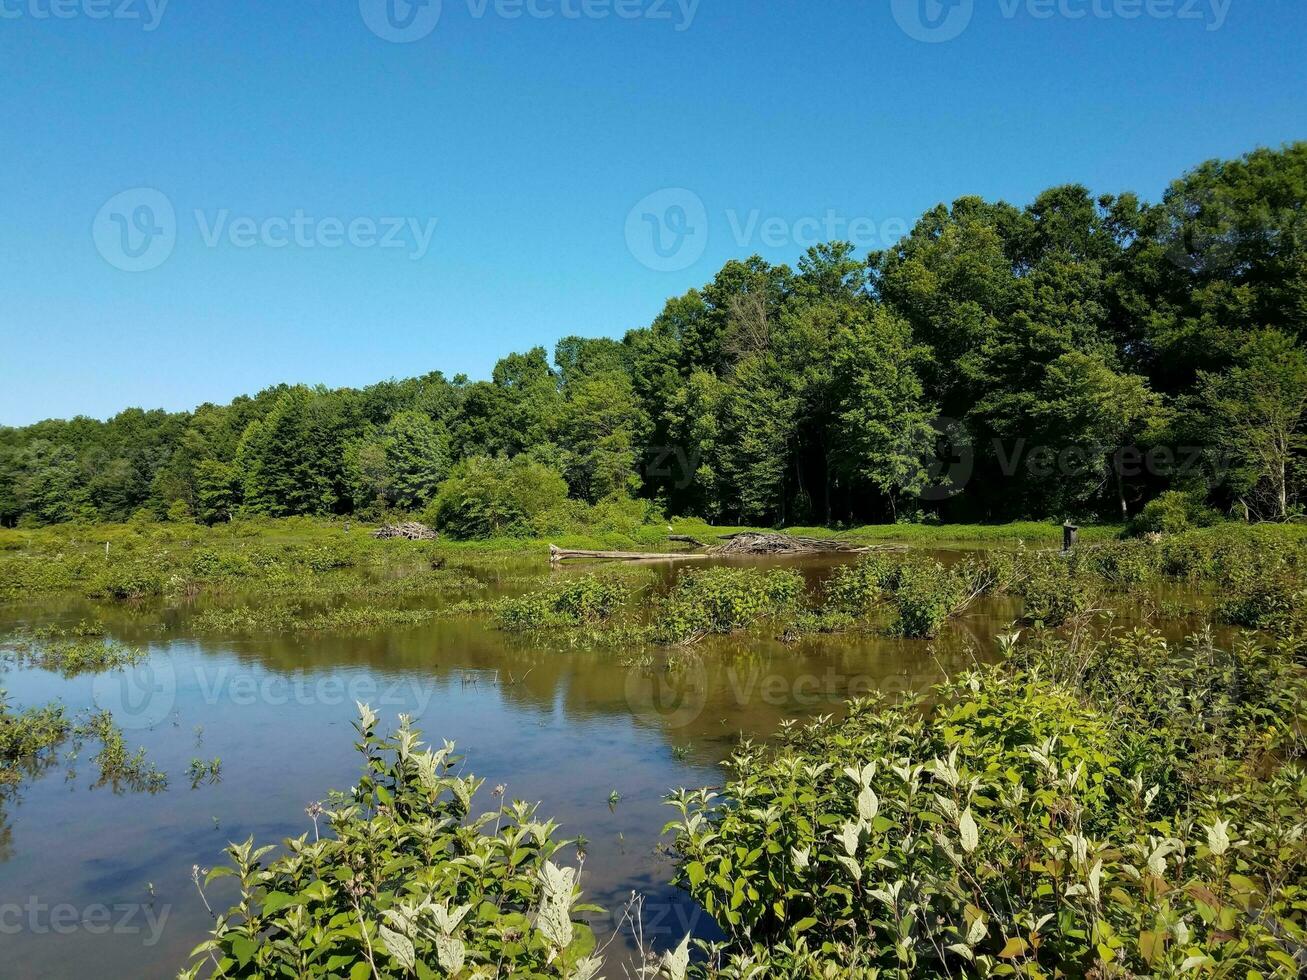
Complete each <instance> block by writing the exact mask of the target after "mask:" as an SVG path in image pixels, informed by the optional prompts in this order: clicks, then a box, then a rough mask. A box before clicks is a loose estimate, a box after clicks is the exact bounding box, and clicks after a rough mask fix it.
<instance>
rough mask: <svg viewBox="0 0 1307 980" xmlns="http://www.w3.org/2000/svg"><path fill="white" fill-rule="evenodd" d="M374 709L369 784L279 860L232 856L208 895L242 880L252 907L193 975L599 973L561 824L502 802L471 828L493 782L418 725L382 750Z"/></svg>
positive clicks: (256, 854)
mask: <svg viewBox="0 0 1307 980" xmlns="http://www.w3.org/2000/svg"><path fill="white" fill-rule="evenodd" d="M360 711H361V713H362V717H361V719H360V721H359V722H357V723H356V725H355V728H356V730H357V731H358V733H359V736H360V740H359V742H358V743H357V747H358V750H359V753H360V755H361V756H362V757H363V762H364V768H363V774H362V776H361V777H360V779H359V782H358V784H357V785H356V786H355V787H354V788H353V789H352V790H351V791H350V793H349V794H347V795H346V794H340V793H333V794H332V796H331V799H330V801H329V803H328V804H327V805H326V806H325V807H323V806H321V805H316V804H315V805H314V806H311V807H310V808H309V813H310V815H311V817H312V819H313V834H312V840H310V839H309V836H308V835H307V834H306V835H303V836H300V837H297V838H293V839H289V840H286V841H285V842H284V843H283V848H282V853H281V854H280V855H279V856H276V857H273V858H271V859H270V860H268V861H267V863H266V864H265V863H264V862H265V859H266V858H268V856H269V854H270V853H271V852H272V851H273V848H272V847H269V846H264V847H255V845H254V842H253V839H250V840H248V841H246V842H245V843H243V844H234V845H232V846H231V847H229V848H228V851H227V853H228V854H229V855H230V857H231V859H232V862H233V866H232V867H220V868H215V869H214V870H212V871H210V872H209V873H208V874H207V875H206V876H205V879H204V884H205V885H207V884H208V883H209V882H211V881H213V880H214V879H216V878H220V877H225V876H233V877H235V878H236V880H237V883H238V884H239V887H240V893H241V895H240V901H239V902H238V903H237V904H235V905H234V906H232V907H231V908H229V909H227V910H226V911H224V912H222V913H220V914H218V915H217V917H216V923H215V925H214V928H213V932H212V936H211V938H210V939H208V940H207V941H205V942H204V943H202V944H200V946H198V947H197V948H196V950H195V956H196V961H195V962H194V964H193V965H192V966H191V968H190V969H189V970H187V971H186V972H185V973H183V974H182V976H183V977H187V978H195V977H198V976H200V975H205V976H212V977H270V976H286V977H323V978H326V977H346V976H348V977H351V978H354V977H374V978H390V977H420V978H433V977H438V976H448V977H454V976H457V977H474V976H483V977H490V976H504V975H509V974H511V975H515V976H522V977H528V976H529V977H539V978H547V977H558V978H569V980H590V978H592V977H594V976H595V975H596V974H597V973H598V971H599V969H600V967H601V965H602V963H601V961H600V959H599V958H598V957H597V956H595V955H593V953H594V948H595V941H594V934H593V932H592V931H591V929H590V927H589V926H587V925H585V924H584V923H582V922H580V921H578V920H577V916H578V915H580V914H581V913H583V912H586V911H599V910H597V909H593V908H588V907H586V906H582V905H579V904H577V898H578V895H579V889H578V888H577V872H576V870H575V869H574V868H570V867H560V866H558V865H557V864H555V858H556V857H557V856H558V853H559V851H560V850H562V849H563V848H565V847H567V846H568V843H567V842H564V841H555V840H554V834H555V832H556V830H557V826H556V825H555V824H554V823H553V822H552V821H541V820H538V819H537V818H536V811H535V808H534V807H532V806H528V805H527V804H525V803H520V802H519V803H512V804H508V803H506V802H505V801H504V799H503V797H502V795H500V794H499V791H497V792H496V795H497V796H499V803H498V806H497V809H495V810H492V811H491V812H488V813H484V814H482V815H480V816H478V817H472V816H471V812H472V811H471V808H472V800H473V797H474V796H475V794H476V792H477V790H478V789H479V788H480V786H481V780H479V779H477V778H476V777H474V776H470V775H468V776H459V775H457V774H456V773H457V771H458V769H459V760H458V759H457V757H455V756H454V755H453V745H451V744H449V743H446V744H445V745H444V746H443V747H442V748H440V749H437V750H430V749H424V748H423V747H422V743H421V742H420V741H419V738H420V733H419V732H418V731H416V730H415V729H413V728H412V727H411V726H410V724H409V721H408V719H407V718H404V717H401V719H400V724H399V728H398V729H397V730H396V731H395V732H394V733H393V734H391V735H390V736H389V737H387V738H382V737H381V736H378V735H377V734H376V724H377V718H376V716H375V715H374V714H373V713H372V712H371V710H370V709H368V708H367V707H366V706H362V705H361V706H360ZM323 817H325V819H326V821H327V822H328V824H329V828H330V834H329V835H328V836H321V835H320V833H319V825H318V821H319V819H320V818H323ZM197 884H199V881H198V874H197ZM202 891H203V889H202ZM206 904H207V899H206Z"/></svg>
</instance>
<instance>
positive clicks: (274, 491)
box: [0, 143, 1307, 536]
mask: <svg viewBox="0 0 1307 980" xmlns="http://www.w3.org/2000/svg"><path fill="white" fill-rule="evenodd" d="M1304 202H1307V143H1297V144H1294V145H1291V146H1287V147H1284V148H1282V149H1280V150H1267V149H1261V150H1257V151H1255V152H1253V153H1251V154H1249V155H1247V156H1246V157H1243V158H1241V159H1238V160H1231V161H1211V162H1208V163H1205V164H1203V165H1201V166H1199V167H1198V168H1196V169H1195V170H1193V171H1191V172H1189V173H1187V174H1185V175H1184V176H1183V177H1181V178H1180V179H1179V180H1177V181H1175V182H1174V183H1173V184H1172V185H1171V186H1170V188H1169V189H1168V190H1167V191H1166V193H1165V195H1164V196H1163V199H1162V201H1161V202H1160V203H1157V204H1150V203H1147V202H1145V201H1143V200H1141V199H1139V198H1138V197H1137V196H1136V195H1134V194H1130V193H1125V194H1120V195H1116V196H1113V195H1105V196H1101V197H1095V196H1094V195H1093V194H1092V193H1091V192H1090V191H1089V190H1088V189H1086V188H1085V187H1082V186H1079V185H1068V186H1062V187H1055V188H1052V189H1050V190H1048V191H1045V192H1044V193H1042V194H1041V195H1039V196H1038V197H1037V198H1036V199H1035V200H1034V201H1033V202H1032V203H1030V204H1029V205H1028V206H1026V207H1024V208H1020V207H1016V206H1013V205H1010V204H1007V203H1004V202H997V203H991V202H987V201H984V200H982V199H980V198H976V197H964V198H961V199H959V200H957V201H955V202H954V203H953V204H952V205H951V206H945V205H942V204H941V205H939V206H938V207H936V208H934V209H933V210H931V211H929V212H928V213H926V214H924V215H923V216H922V217H921V218H920V220H919V221H918V222H917V223H916V225H915V227H913V228H912V230H911V232H910V233H909V234H907V235H906V236H905V237H904V238H903V239H902V240H901V241H899V242H898V243H897V244H896V245H894V246H893V247H892V248H889V249H887V250H885V251H881V252H876V253H873V254H871V255H870V256H861V255H857V254H854V252H853V249H852V247H851V246H849V245H847V244H843V243H838V242H836V243H830V244H827V245H822V246H819V247H816V248H813V249H811V250H810V251H809V252H808V253H807V254H806V255H804V256H803V257H802V258H801V259H800V260H799V262H798V267H797V269H792V268H790V267H788V266H784V265H771V264H769V263H767V262H765V261H763V260H762V259H761V258H759V257H756V256H755V257H753V258H750V259H747V260H744V261H731V262H729V263H727V264H726V266H725V267H724V268H722V270H721V271H720V272H718V273H717V275H716V277H715V278H714V279H713V280H712V282H710V283H708V284H706V285H705V286H703V287H702V288H701V289H694V290H691V291H690V292H688V293H686V294H685V295H683V296H678V297H675V298H673V299H671V300H669V301H668V303H667V305H666V307H665V309H664V310H663V311H662V313H661V314H660V315H659V316H658V317H657V318H656V319H655V320H654V322H653V323H652V324H651V325H649V326H648V327H643V328H640V329H636V330H631V331H630V332H628V333H627V334H626V335H625V337H623V339H621V340H620V341H618V340H613V339H583V338H580V337H568V338H565V339H563V340H561V341H559V342H558V344H557V345H556V347H555V348H554V351H553V357H552V361H551V359H550V357H549V355H548V354H547V352H546V350H545V349H544V348H541V347H537V348H534V349H532V350H529V351H526V352H525V353H514V354H510V355H509V356H507V357H505V358H503V359H502V360H501V361H499V363H498V364H497V365H496V366H495V368H494V372H493V375H492V377H491V379H490V380H489V381H476V382H473V381H469V380H468V379H467V378H466V377H464V376H461V375H459V376H456V377H454V378H452V379H449V378H446V377H445V376H444V375H443V374H441V373H440V372H438V371H436V372H433V373H431V374H427V375H425V376H423V377H420V378H412V379H408V380H402V381H394V380H392V381H384V382H381V383H379V384H375V385H372V386H370V387H367V388H363V389H357V390H356V389H340V390H328V389H326V388H322V387H317V388H311V387H304V386H290V385H280V386H277V387H274V388H269V389H268V390H266V391H263V392H260V393H259V394H257V395H255V396H253V397H241V398H237V399H236V400H235V401H233V402H232V403H231V404H229V405H211V404H207V405H202V406H200V407H199V408H197V409H196V410H195V411H193V412H181V413H168V412H164V411H143V410H141V409H128V410H126V411H124V412H122V413H121V414H119V415H117V416H115V417H114V418H112V419H109V420H108V421H105V422H101V421H97V420H93V419H89V418H76V419H73V420H71V421H46V422H40V423H37V424H35V425H30V426H26V427H23V428H3V429H0V524H3V525H6V526H12V525H32V524H50V523H59V522H68V521H122V520H127V519H130V518H132V517H134V516H148V517H151V518H156V519H174V520H189V519H195V520H200V521H203V522H206V523H213V522H218V521H224V520H227V519H230V518H232V517H234V516H239V515H246V514H248V515H269V516H286V515H301V514H354V513H357V514H365V515H375V514H378V513H381V512H383V511H391V510H395V511H401V510H406V511H419V510H423V509H427V508H431V509H432V510H433V512H434V515H435V517H436V518H437V519H439V520H440V521H441V523H443V524H445V525H447V526H448V527H449V528H450V529H451V530H453V531H455V532H462V533H463V534H464V535H465V536H468V535H473V534H477V533H494V532H503V531H506V530H507V531H511V530H512V529H513V528H514V527H515V526H518V525H519V524H520V521H521V519H522V518H523V517H525V516H528V515H530V514H531V513H534V512H537V511H539V510H541V509H546V508H549V507H558V506H570V507H574V508H577V507H583V504H584V503H589V504H594V503H598V502H600V501H609V502H611V501H612V500H613V499H614V498H616V499H617V500H618V501H619V502H620V501H624V500H625V499H627V498H628V497H630V498H636V499H639V498H643V499H644V500H647V501H649V502H652V503H654V504H656V505H657V506H658V508H659V509H660V510H661V512H662V513H666V514H686V515H697V516H701V517H705V518H708V519H712V520H721V521H731V522H737V523H742V522H748V523H754V524H808V523H825V524H836V523H842V522H852V521H857V522H883V521H892V520H922V519H931V520H935V519H943V520H1003V519H1011V518H1017V517H1064V516H1082V517H1095V518H1100V519H1101V518H1107V519H1112V520H1120V519H1122V518H1123V517H1128V516H1130V515H1133V514H1135V513H1137V512H1138V510H1139V509H1140V507H1141V506H1142V505H1143V504H1144V503H1146V502H1148V501H1149V500H1151V499H1153V498H1155V497H1157V496H1158V495H1159V494H1161V493H1163V492H1164V491H1179V492H1182V493H1183V494H1185V495H1186V497H1185V499H1186V500H1188V501H1190V502H1191V503H1192V505H1193V506H1194V507H1207V508H1214V509H1216V510H1220V511H1225V512H1228V513H1233V514H1236V515H1238V516H1241V517H1243V516H1248V517H1252V518H1261V519H1284V518H1286V517H1291V516H1294V514H1295V513H1296V511H1297V500H1298V492H1299V490H1300V489H1301V485H1302V477H1303V472H1302V466H1301V464H1302V450H1303V423H1304V412H1305V409H1307V355H1305V354H1304V338H1305V337H1307V214H1305V212H1304ZM569 501H570V502H571V503H569Z"/></svg>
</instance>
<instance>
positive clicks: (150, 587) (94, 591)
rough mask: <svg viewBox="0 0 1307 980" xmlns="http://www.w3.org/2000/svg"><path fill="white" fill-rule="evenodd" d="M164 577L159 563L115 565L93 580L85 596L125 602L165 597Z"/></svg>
mask: <svg viewBox="0 0 1307 980" xmlns="http://www.w3.org/2000/svg"><path fill="white" fill-rule="evenodd" d="M164 583H165V577H164V572H163V568H162V566H161V564H160V563H158V562H149V561H146V560H140V561H135V560H126V561H114V562H112V563H110V564H109V565H107V566H106V567H105V568H103V569H101V570H100V571H99V572H98V573H96V574H95V575H94V576H93V577H92V578H91V581H90V583H89V585H88V587H87V590H86V594H87V595H88V596H90V597H91V598H93V599H113V600H116V601H119V602H126V601H129V600H134V599H146V598H150V597H152V596H157V595H162V594H163V589H164Z"/></svg>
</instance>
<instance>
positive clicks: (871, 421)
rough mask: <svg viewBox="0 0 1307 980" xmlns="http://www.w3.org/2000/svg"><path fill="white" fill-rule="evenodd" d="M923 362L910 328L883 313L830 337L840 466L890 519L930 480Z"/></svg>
mask: <svg viewBox="0 0 1307 980" xmlns="http://www.w3.org/2000/svg"><path fill="white" fill-rule="evenodd" d="M927 356H928V352H927V350H926V348H924V347H922V346H920V345H918V344H914V343H913V340H912V330H911V328H910V327H909V326H908V324H907V322H906V321H905V320H903V319H902V318H900V317H897V316H895V315H894V314H892V313H890V312H888V311H887V310H885V309H884V308H883V307H875V308H873V309H872V310H871V311H870V312H869V314H866V315H857V316H854V317H852V318H851V319H850V320H849V322H847V323H846V324H845V325H844V326H842V327H841V328H840V330H839V332H838V334H837V335H836V338H835V345H834V352H833V363H832V370H833V373H834V380H833V385H832V388H833V392H834V396H835V403H836V410H835V411H836V419H837V422H836V430H837V436H836V439H835V445H836V446H837V447H838V451H837V458H838V461H839V466H840V468H841V469H842V470H843V471H844V472H846V473H847V474H848V476H849V478H850V479H851V480H852V481H853V483H854V485H855V486H859V485H860V486H864V487H867V486H870V487H874V488H875V489H876V490H877V491H879V492H880V493H881V494H883V495H884V497H885V499H886V501H887V502H888V503H889V505H890V511H891V514H893V515H897V513H898V508H899V506H900V503H901V502H902V500H903V498H904V497H905V496H908V495H911V494H914V493H919V492H920V491H922V490H924V489H925V488H926V483H927V480H928V474H927V470H926V468H925V466H924V465H923V460H924V459H925V458H926V457H927V456H928V455H929V453H930V450H931V447H932V445H933V443H934V439H935V430H934V427H933V425H932V420H933V418H934V416H935V414H936V411H935V408H934V406H933V405H931V404H930V402H929V401H928V400H927V398H926V392H925V387H924V386H923V384H922V381H921V375H920V373H919V370H918V369H919V367H920V366H921V365H922V363H923V362H924V361H925V360H926V358H927Z"/></svg>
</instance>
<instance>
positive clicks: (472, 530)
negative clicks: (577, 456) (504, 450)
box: [428, 456, 567, 540]
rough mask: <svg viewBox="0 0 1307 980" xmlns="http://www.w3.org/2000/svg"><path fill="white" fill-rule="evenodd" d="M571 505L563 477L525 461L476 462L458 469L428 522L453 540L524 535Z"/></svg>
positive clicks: (438, 495)
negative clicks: (542, 517) (541, 518)
mask: <svg viewBox="0 0 1307 980" xmlns="http://www.w3.org/2000/svg"><path fill="white" fill-rule="evenodd" d="M566 499H567V481H566V480H565V479H563V476H562V474H561V473H558V472H557V471H555V470H551V469H549V468H548V467H546V466H544V465H542V464H540V463H536V462H533V461H532V460H530V459H528V458H527V457H525V456H518V457H516V458H514V459H512V460H508V459H505V458H503V457H494V458H492V457H489V456H474V457H472V458H470V459H465V460H462V461H460V462H459V463H457V464H455V465H454V468H453V469H452V470H451V472H450V474H449V478H448V479H446V480H445V481H444V482H443V483H441V484H440V486H439V487H438V488H437V491H436V498H435V500H434V501H433V502H432V504H431V506H430V508H429V509H428V518H429V520H430V521H431V522H432V523H434V524H435V525H436V526H437V527H438V528H440V530H441V531H443V532H444V533H446V534H448V535H449V536H450V537H452V538H458V539H464V540H467V539H472V538H493V537H499V536H503V535H516V534H523V533H526V532H527V531H528V530H529V525H528V522H529V521H530V520H531V518H533V517H536V516H537V515H539V514H543V513H544V512H546V511H548V510H550V509H552V508H555V507H558V506H560V505H561V504H562V503H563V502H564V501H565V500H566Z"/></svg>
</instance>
